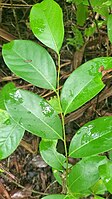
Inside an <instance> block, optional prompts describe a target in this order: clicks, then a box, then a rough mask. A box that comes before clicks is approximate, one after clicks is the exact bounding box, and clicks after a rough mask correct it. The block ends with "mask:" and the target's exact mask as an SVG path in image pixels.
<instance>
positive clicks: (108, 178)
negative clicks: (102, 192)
mask: <svg viewBox="0 0 112 199" xmlns="http://www.w3.org/2000/svg"><path fill="white" fill-rule="evenodd" d="M99 173H100V177H101V179H102V180H103V182H104V184H105V186H106V188H107V190H108V191H109V192H110V193H112V162H107V163H106V164H104V165H101V166H100V167H99Z"/></svg>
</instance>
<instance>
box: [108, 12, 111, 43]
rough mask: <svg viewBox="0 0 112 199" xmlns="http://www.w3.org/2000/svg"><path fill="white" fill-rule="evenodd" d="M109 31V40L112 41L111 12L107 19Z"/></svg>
mask: <svg viewBox="0 0 112 199" xmlns="http://www.w3.org/2000/svg"><path fill="white" fill-rule="evenodd" d="M107 31H108V37H109V40H110V42H111V43H112V14H110V15H109V16H108V20H107Z"/></svg>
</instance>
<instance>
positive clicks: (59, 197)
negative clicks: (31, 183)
mask: <svg viewBox="0 0 112 199" xmlns="http://www.w3.org/2000/svg"><path fill="white" fill-rule="evenodd" d="M65 198H66V197H65V195H63V194H62V195H61V194H54V195H48V196H45V197H43V198H42V199H65ZM66 199H67V198H66Z"/></svg>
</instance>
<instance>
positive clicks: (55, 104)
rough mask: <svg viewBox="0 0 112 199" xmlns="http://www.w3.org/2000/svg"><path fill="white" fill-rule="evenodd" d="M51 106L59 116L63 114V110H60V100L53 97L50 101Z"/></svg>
mask: <svg viewBox="0 0 112 199" xmlns="http://www.w3.org/2000/svg"><path fill="white" fill-rule="evenodd" d="M49 104H50V105H51V106H52V107H53V109H54V110H56V112H57V113H58V114H59V113H61V112H62V110H61V108H60V104H59V100H58V98H57V97H56V96H54V97H52V98H51V99H50V100H49Z"/></svg>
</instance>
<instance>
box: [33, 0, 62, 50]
mask: <svg viewBox="0 0 112 199" xmlns="http://www.w3.org/2000/svg"><path fill="white" fill-rule="evenodd" d="M30 26H31V29H32V31H33V33H34V35H35V36H36V37H37V38H38V39H39V40H40V41H41V42H42V43H43V44H45V45H46V46H48V47H49V48H51V49H53V50H54V51H56V52H57V53H59V50H60V48H61V46H62V42H63V37H64V26H63V15H62V10H61V8H60V6H59V5H58V4H57V3H56V2H55V1H54V0H44V1H42V2H41V3H37V4H36V5H34V6H33V7H32V9H31V12H30Z"/></svg>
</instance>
